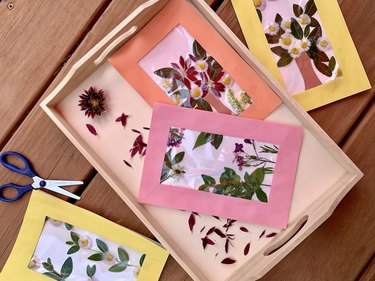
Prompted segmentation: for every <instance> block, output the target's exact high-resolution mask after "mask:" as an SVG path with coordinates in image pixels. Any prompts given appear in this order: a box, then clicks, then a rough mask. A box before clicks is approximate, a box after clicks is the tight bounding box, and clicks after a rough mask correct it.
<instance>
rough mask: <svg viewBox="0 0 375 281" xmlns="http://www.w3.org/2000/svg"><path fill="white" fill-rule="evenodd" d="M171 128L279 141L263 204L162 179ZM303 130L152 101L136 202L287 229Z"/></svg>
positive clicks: (265, 140) (296, 127)
mask: <svg viewBox="0 0 375 281" xmlns="http://www.w3.org/2000/svg"><path fill="white" fill-rule="evenodd" d="M170 127H179V128H186V129H190V130H195V131H201V132H209V133H214V134H221V135H226V136H233V137H239V138H243V139H245V138H250V139H254V140H256V141H261V142H267V143H272V144H277V145H279V152H278V155H277V161H276V165H275V170H274V175H273V179H272V189H271V193H270V195H269V198H268V202H267V203H263V202H258V201H254V200H246V199H241V198H235V197H229V196H223V195H217V194H213V193H209V192H202V191H198V190H196V189H192V188H186V187H176V186H171V185H166V184H161V183H160V175H161V170H162V166H163V161H164V160H163V159H164V155H165V151H166V146H167V139H168V134H169V128H170ZM302 138H303V128H302V127H298V126H291V125H284V124H278V123H273V122H267V121H261V120H254V119H249V118H243V117H238V116H230V115H225V114H220V113H213V112H206V111H202V110H196V109H188V108H181V107H177V106H171V105H164V104H160V103H156V104H155V106H154V111H153V115H152V121H151V131H150V136H149V140H148V145H147V153H146V156H145V163H144V167H143V172H142V179H141V185H140V191H139V196H138V201H139V202H140V203H147V204H153V205H158V206H163V207H168V208H175V209H181V210H189V211H195V212H198V213H201V214H208V215H215V216H219V217H223V218H231V219H236V220H239V221H244V222H250V223H255V224H260V225H265V226H271V227H276V228H283V229H284V228H286V227H287V225H288V217H289V209H290V204H291V199H292V194H293V187H294V180H295V175H296V171H297V165H298V158H299V153H300V148H301V145H302Z"/></svg>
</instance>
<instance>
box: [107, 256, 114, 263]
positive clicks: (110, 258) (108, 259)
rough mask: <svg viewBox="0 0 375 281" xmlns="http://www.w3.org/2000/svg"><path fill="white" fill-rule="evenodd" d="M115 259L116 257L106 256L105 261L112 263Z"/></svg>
mask: <svg viewBox="0 0 375 281" xmlns="http://www.w3.org/2000/svg"><path fill="white" fill-rule="evenodd" d="M113 259H114V257H113V255H112V254H107V255H106V256H105V260H106V261H109V262H111V261H113Z"/></svg>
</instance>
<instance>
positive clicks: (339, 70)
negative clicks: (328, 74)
mask: <svg viewBox="0 0 375 281" xmlns="http://www.w3.org/2000/svg"><path fill="white" fill-rule="evenodd" d="M336 76H337V77H341V76H342V69H341V68H340V67H339V68H338V69H337V73H336Z"/></svg>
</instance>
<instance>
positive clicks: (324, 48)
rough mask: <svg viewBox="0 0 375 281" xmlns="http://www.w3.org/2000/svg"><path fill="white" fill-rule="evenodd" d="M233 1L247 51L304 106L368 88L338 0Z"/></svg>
mask: <svg viewBox="0 0 375 281" xmlns="http://www.w3.org/2000/svg"><path fill="white" fill-rule="evenodd" d="M232 3H233V6H234V9H235V11H236V14H237V17H238V19H239V22H240V25H241V27H242V30H243V32H244V35H245V38H246V41H247V43H248V46H249V48H250V50H251V51H252V52H253V53H254V54H255V55H256V56H257V57H258V59H259V60H260V61H261V62H262V63H263V64H264V65H265V66H266V67H267V68H268V69H269V70H270V72H271V73H272V74H274V76H275V77H276V78H278V80H279V81H280V82H281V83H282V84H284V85H285V87H286V89H287V90H288V92H289V93H290V94H291V95H293V97H295V98H296V100H297V101H298V102H299V103H300V104H301V105H302V106H303V107H304V108H305V109H307V110H310V109H314V108H316V107H319V106H322V105H325V104H328V103H330V102H333V101H336V100H339V99H341V98H344V97H347V96H350V95H353V94H356V93H358V92H361V91H363V90H366V89H368V88H369V87H370V85H369V82H368V79H367V76H366V73H365V72H364V69H363V66H362V64H361V61H360V59H359V57H358V54H357V51H356V49H355V46H354V44H353V42H352V39H351V37H350V34H349V31H348V30H347V27H346V25H345V21H344V19H343V17H342V15H341V12H340V8H339V6H338V4H337V2H336V1H326V0H232ZM266 50H268V51H266Z"/></svg>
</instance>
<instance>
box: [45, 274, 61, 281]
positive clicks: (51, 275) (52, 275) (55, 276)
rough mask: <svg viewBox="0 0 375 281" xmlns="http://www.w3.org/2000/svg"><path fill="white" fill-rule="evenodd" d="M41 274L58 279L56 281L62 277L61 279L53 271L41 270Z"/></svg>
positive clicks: (59, 280)
mask: <svg viewBox="0 0 375 281" xmlns="http://www.w3.org/2000/svg"><path fill="white" fill-rule="evenodd" d="M43 275H45V276H48V277H49V278H52V279H54V280H58V281H62V280H64V279H62V278H61V277H60V276H58V275H57V274H56V273H54V272H43Z"/></svg>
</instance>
